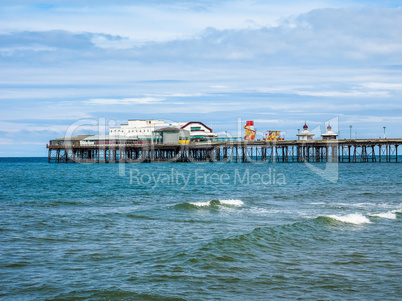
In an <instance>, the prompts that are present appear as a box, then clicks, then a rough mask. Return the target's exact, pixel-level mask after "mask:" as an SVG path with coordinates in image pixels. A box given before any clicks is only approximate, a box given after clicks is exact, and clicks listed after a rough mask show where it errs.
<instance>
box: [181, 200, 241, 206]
mask: <svg viewBox="0 0 402 301" xmlns="http://www.w3.org/2000/svg"><path fill="white" fill-rule="evenodd" d="M189 204H191V205H194V206H197V207H208V206H214V205H215V206H216V205H221V206H233V207H241V206H243V205H244V203H243V202H242V201H241V200H211V201H208V202H189Z"/></svg>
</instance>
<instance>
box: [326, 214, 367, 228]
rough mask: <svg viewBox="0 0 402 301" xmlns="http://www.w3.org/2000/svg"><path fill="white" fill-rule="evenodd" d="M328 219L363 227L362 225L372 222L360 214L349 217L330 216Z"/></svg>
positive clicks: (349, 215)
mask: <svg viewBox="0 0 402 301" xmlns="http://www.w3.org/2000/svg"><path fill="white" fill-rule="evenodd" d="M328 217H330V218H332V219H335V220H337V221H340V222H343V223H349V224H355V225H361V224H370V223H371V222H370V220H369V219H368V218H367V217H365V216H364V215H361V214H359V213H354V214H348V215H343V216H340V215H328Z"/></svg>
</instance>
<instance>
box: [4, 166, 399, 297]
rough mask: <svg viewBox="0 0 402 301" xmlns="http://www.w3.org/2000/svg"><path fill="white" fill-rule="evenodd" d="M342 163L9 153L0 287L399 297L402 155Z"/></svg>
mask: <svg viewBox="0 0 402 301" xmlns="http://www.w3.org/2000/svg"><path fill="white" fill-rule="evenodd" d="M316 166H317V167H319V168H321V169H324V168H325V165H316ZM331 166H335V165H331ZM336 167H337V168H339V170H338V171H337V172H336V175H337V176H336V177H335V178H334V177H332V178H331V180H330V181H328V180H326V179H325V178H324V177H322V176H320V175H317V173H315V172H313V171H311V170H310V168H309V167H308V166H307V165H304V164H230V163H228V164H217V163H204V164H195V163H194V164H193V163H191V164H179V163H177V164H125V165H123V164H122V165H119V164H48V163H47V162H46V159H42V158H40V159H29V158H26V159H23V158H17V159H11V158H10V159H7V158H2V159H0V184H1V191H0V210H1V215H0V298H1V299H3V300H270V299H271V300H272V299H285V300H287V299H304V300H312V299H313V300H339V299H348V300H398V299H399V300H400V298H401V294H402V285H401V283H402V276H401V275H402V242H401V238H400V235H401V233H402V231H401V230H402V222H401V221H402V213H401V212H402V197H401V192H402V164H395V163H394V164H392V163H390V164H386V163H381V164H379V163H374V164H372V163H362V164H346V163H344V164H339V165H336Z"/></svg>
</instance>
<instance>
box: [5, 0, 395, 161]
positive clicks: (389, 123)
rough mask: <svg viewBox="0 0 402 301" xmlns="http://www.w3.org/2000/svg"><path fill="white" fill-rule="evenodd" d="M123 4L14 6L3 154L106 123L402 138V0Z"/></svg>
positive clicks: (27, 151)
mask: <svg viewBox="0 0 402 301" xmlns="http://www.w3.org/2000/svg"><path fill="white" fill-rule="evenodd" d="M83 2H85V5H84V4H82V3H83ZM118 3H119V4H116V3H113V2H111V1H100V0H97V1H95V0H93V1H74V0H73V1H62V0H60V1H46V0H44V1H41V2H36V1H18V0H13V1H11V0H10V1H9V0H3V1H2V5H1V7H0V70H1V72H0V101H1V107H2V109H1V111H0V156H46V148H45V144H46V143H47V142H48V140H49V139H53V138H57V137H62V136H64V135H65V133H66V131H67V129H69V128H70V126H71V125H72V124H77V123H80V124H82V126H81V127H79V128H78V129H77V131H75V132H74V134H83V133H93V132H94V131H96V126H94V124H95V123H96V122H98V121H99V120H106V123H107V124H116V123H117V124H118V123H120V122H125V121H126V120H128V119H148V118H157V119H166V120H174V121H189V120H197V121H203V122H205V123H206V124H207V125H209V126H212V128H213V129H214V130H215V131H216V132H224V131H229V132H231V133H232V134H233V135H236V130H237V120H238V118H241V119H242V120H244V121H245V120H254V121H255V126H256V128H257V129H258V130H259V131H261V132H265V131H266V130H269V129H275V130H276V129H278V130H282V131H286V133H287V136H286V138H287V139H293V138H296V136H295V135H296V133H297V129H298V128H301V127H302V125H303V123H304V121H305V120H306V121H307V123H308V124H309V125H310V128H314V127H320V126H321V128H323V125H324V123H325V122H326V121H328V120H330V119H333V118H338V119H339V128H338V129H337V130H339V131H340V136H341V138H344V137H349V125H353V136H356V135H357V137H358V138H369V137H375V138H378V137H379V136H382V135H383V126H386V132H387V136H388V137H401V136H402V134H401V130H400V129H401V126H402V114H401V113H402V97H401V96H402V7H401V6H402V3H401V1H308V0H307V1H303V3H300V1H263V0H254V1H252V0H250V1H249V0H247V1H209V0H205V1H186V0H182V1H157V0H154V1H118Z"/></svg>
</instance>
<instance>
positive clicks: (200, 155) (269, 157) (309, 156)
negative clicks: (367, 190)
mask: <svg viewBox="0 0 402 301" xmlns="http://www.w3.org/2000/svg"><path fill="white" fill-rule="evenodd" d="M68 142H69V141H66V143H65V144H64V145H51V144H50V145H47V148H48V162H55V163H70V162H71V163H141V162H243V163H246V162H272V163H279V162H283V163H292V162H340V163H342V162H350V163H352V162H353V163H358V162H361V163H363V162H394V163H397V162H401V161H402V160H401V158H398V147H399V146H400V145H401V144H402V139H401V138H398V139H344V140H309V141H299V140H283V141H229V142H210V143H196V144H142V145H141V144H99V145H91V146H81V145H79V143H75V142H70V144H69V143H68Z"/></svg>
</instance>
